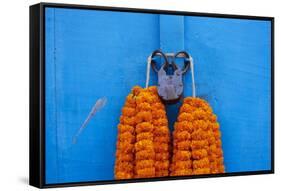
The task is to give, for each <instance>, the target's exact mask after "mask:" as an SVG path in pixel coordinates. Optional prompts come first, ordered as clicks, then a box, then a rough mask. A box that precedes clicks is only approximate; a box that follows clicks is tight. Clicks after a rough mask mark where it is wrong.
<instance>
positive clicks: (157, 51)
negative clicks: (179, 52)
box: [150, 50, 176, 73]
mask: <svg viewBox="0 0 281 191" xmlns="http://www.w3.org/2000/svg"><path fill="white" fill-rule="evenodd" d="M157 55H160V56H161V57H163V58H164V64H163V65H161V66H160V68H162V67H164V68H167V67H169V65H170V63H169V61H168V58H167V56H166V55H165V54H164V53H163V52H162V51H161V50H155V51H154V52H153V53H152V54H151V63H150V64H151V66H152V69H153V70H154V71H155V72H156V73H157V72H158V71H159V70H160V68H159V69H157V67H156V61H155V60H153V58H154V57H155V56H157ZM175 67H176V65H175V64H174V66H173V69H174V70H175V69H176V68H175Z"/></svg>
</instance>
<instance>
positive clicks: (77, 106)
mask: <svg viewBox="0 0 281 191" xmlns="http://www.w3.org/2000/svg"><path fill="white" fill-rule="evenodd" d="M161 18H162V19H161ZM163 18H165V19H166V20H167V23H168V20H169V21H170V23H171V25H178V26H179V23H182V25H180V26H181V27H182V30H177V28H175V31H174V33H176V34H178V35H179V37H178V38H175V37H176V36H171V35H166V36H165V38H164V35H165V34H167V33H169V31H167V30H164V29H165V25H163V21H164V20H163ZM172 20H174V21H172ZM166 26H167V25H166ZM270 27H271V26H270V22H267V21H253V20H251V21H250V20H241V19H221V18H208V17H190V16H186V17H184V18H183V17H178V18H175V17H173V18H172V16H163V15H161V16H159V15H157V14H142V13H125V12H108V11H93V10H79V9H62V8H47V9H46V183H63V182H78V181H94V180H112V179H113V177H114V173H113V169H114V160H115V143H116V135H117V124H118V122H119V121H118V120H119V116H120V114H121V108H122V107H123V104H124V100H125V97H126V96H127V94H128V93H129V92H130V89H131V88H132V87H133V86H134V85H141V86H144V84H145V72H146V59H147V56H148V55H149V54H150V53H151V52H152V51H153V50H155V49H158V48H160V47H162V48H163V47H165V44H166V45H167V43H169V42H171V41H173V44H171V46H170V44H168V46H169V47H175V46H179V48H181V46H182V47H183V48H184V49H185V50H187V51H188V52H190V53H191V55H192V56H193V58H194V61H195V80H196V82H197V95H198V96H199V97H202V98H204V99H206V100H207V101H208V102H209V103H210V104H211V106H212V107H213V110H214V112H215V113H216V114H217V116H218V120H219V122H220V124H221V131H222V141H223V150H224V157H225V166H226V171H227V172H241V171H255V170H268V169H270V160H271V159H270V154H271V153H270V150H271V148H270V141H271V140H270V134H271V132H270V124H271V121H270V115H271V114H270V101H271V100H270V92H271V89H270V70H271V68H270V62H271V60H270V54H271V52H270V51H271V50H270V38H271V37H270V33H271V31H270ZM160 34H162V36H160ZM180 37H181V38H180ZM177 39H178V40H177ZM177 42H179V43H177ZM180 43H181V44H180ZM169 51H170V50H169ZM171 51H173V50H171ZM174 51H178V50H174ZM184 80H185V88H184V89H185V96H190V95H191V84H190V82H191V80H190V74H187V75H186V76H185V79H184ZM155 83H156V76H155V74H154V73H153V72H151V81H150V84H155ZM101 97H106V98H107V99H108V101H107V104H106V105H105V107H104V108H103V109H102V110H100V111H99V112H98V113H97V114H96V115H95V116H94V118H93V120H92V121H91V122H90V123H89V124H88V126H87V127H86V129H85V130H84V131H83V132H82V133H81V135H80V136H79V137H78V140H77V143H76V144H73V142H72V138H73V136H74V135H75V133H76V132H77V130H78V129H79V127H80V126H81V125H82V123H83V121H84V120H85V118H86V117H87V115H88V113H89V112H90V110H91V107H92V106H93V104H94V103H95V102H96V101H97V99H99V98H101ZM173 110H174V112H169V115H175V116H176V113H177V111H176V108H174V109H173Z"/></svg>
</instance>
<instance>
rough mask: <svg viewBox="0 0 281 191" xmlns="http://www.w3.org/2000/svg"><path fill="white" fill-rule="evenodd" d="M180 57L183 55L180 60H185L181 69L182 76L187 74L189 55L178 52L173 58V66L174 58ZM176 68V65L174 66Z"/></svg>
mask: <svg viewBox="0 0 281 191" xmlns="http://www.w3.org/2000/svg"><path fill="white" fill-rule="evenodd" d="M180 55H183V56H181V58H182V57H183V58H185V59H184V67H183V69H182V74H185V73H186V72H187V70H188V69H189V68H190V55H189V54H188V53H187V52H186V51H180V52H177V53H176V54H175V55H174V57H173V61H172V62H173V64H174V65H176V64H175V58H178V57H179V56H180ZM176 66H177V65H176Z"/></svg>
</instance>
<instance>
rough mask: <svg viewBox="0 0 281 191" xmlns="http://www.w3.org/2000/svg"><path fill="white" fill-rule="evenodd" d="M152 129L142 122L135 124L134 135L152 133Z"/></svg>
mask: <svg viewBox="0 0 281 191" xmlns="http://www.w3.org/2000/svg"><path fill="white" fill-rule="evenodd" d="M153 130H154V127H153V125H152V124H151V123H149V122H142V123H139V124H137V126H136V133H142V132H153Z"/></svg>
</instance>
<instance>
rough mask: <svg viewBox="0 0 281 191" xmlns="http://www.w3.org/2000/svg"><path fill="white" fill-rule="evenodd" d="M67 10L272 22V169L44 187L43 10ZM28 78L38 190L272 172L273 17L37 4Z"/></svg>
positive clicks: (32, 171) (32, 179)
mask: <svg viewBox="0 0 281 191" xmlns="http://www.w3.org/2000/svg"><path fill="white" fill-rule="evenodd" d="M46 7H53V8H69V9H88V10H105V11H117V12H137V13H150V14H169V15H184V16H199V17H216V18H233V19H249V20H265V21H270V22H271V169H270V170H261V171H248V172H233V173H224V174H209V175H192V176H176V177H159V178H144V179H130V180H108V181H88V182H68V183H57V184H46V181H45V152H46V151H45V8H46ZM29 13H30V16H29V17H30V18H29V21H30V29H29V30H30V36H29V39H30V42H29V43H30V46H29V52H30V55H29V57H30V70H29V71H30V77H29V85H30V92H29V103H30V104H29V124H30V125H29V126H30V127H29V184H30V185H32V186H35V187H38V188H53V187H66V186H85V185H100V184H116V183H132V182H149V181H163V180H183V179H195V178H209V177H228V176H242V175H258V174H273V173H274V17H263V16H249V15H232V14H217V13H199V12H184V11H170V10H154V9H136V8H124V7H105V6H92V5H75V4H56V3H39V4H36V5H32V6H30V9H29Z"/></svg>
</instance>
